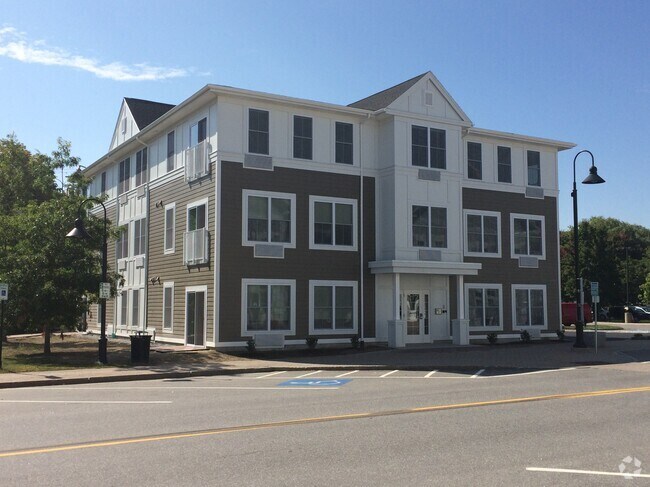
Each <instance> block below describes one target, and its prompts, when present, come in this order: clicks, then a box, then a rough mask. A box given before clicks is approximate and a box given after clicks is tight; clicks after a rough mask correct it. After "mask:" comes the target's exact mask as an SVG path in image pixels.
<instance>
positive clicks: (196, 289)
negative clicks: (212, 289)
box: [183, 286, 209, 346]
mask: <svg viewBox="0 0 650 487" xmlns="http://www.w3.org/2000/svg"><path fill="white" fill-rule="evenodd" d="M194 292H203V296H204V298H203V299H204V303H203V345H204V346H205V344H206V342H207V336H208V302H209V300H208V286H188V287H186V288H185V317H184V321H185V327H184V330H183V343H187V295H188V293H194ZM197 346H200V345H197Z"/></svg>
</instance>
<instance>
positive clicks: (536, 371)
mask: <svg viewBox="0 0 650 487" xmlns="http://www.w3.org/2000/svg"><path fill="white" fill-rule="evenodd" d="M576 369H577V367H567V368H565V369H548V370H534V371H532V372H513V373H512V374H502V375H491V376H487V377H484V378H485V379H500V378H502V377H519V376H520V375H534V374H546V373H548V372H564V371H565V370H576Z"/></svg>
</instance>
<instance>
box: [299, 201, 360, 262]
mask: <svg viewBox="0 0 650 487" xmlns="http://www.w3.org/2000/svg"><path fill="white" fill-rule="evenodd" d="M309 207H310V221H311V226H310V232H309V233H310V239H309V240H310V245H309V247H310V248H312V249H323V250H356V245H357V244H356V241H357V238H356V235H357V200H352V199H344V198H328V197H325V196H310V197H309Z"/></svg>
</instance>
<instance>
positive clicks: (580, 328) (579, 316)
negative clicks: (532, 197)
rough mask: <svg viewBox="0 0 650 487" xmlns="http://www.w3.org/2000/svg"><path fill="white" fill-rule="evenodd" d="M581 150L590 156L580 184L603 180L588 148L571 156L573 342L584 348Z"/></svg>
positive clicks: (596, 182)
mask: <svg viewBox="0 0 650 487" xmlns="http://www.w3.org/2000/svg"><path fill="white" fill-rule="evenodd" d="M583 152H586V153H588V154H589V155H590V156H591V167H590V168H589V176H587V177H586V178H585V180H584V181H582V184H600V183H604V182H605V180H604V179H603V178H601V177H600V176H599V175H598V169H596V166H595V165H594V155H593V154H592V153H591V152H589V151H588V150H581V151H580V152H578V153H577V154H576V156H575V157H574V158H573V191H572V192H571V197H572V198H573V251H574V254H575V255H574V258H573V263H574V271H575V280H576V322H577V323H576V341H575V343H574V344H573V346H574V347H576V348H585V347H586V346H587V345H585V340H584V333H583V332H584V310H583V309H582V306H581V303H580V293H581V289H580V254H579V250H578V188H577V187H576V159H578V156H579V155H580V154H582V153H583Z"/></svg>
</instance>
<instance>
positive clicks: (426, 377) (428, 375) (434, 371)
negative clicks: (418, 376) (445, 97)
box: [424, 370, 438, 379]
mask: <svg viewBox="0 0 650 487" xmlns="http://www.w3.org/2000/svg"><path fill="white" fill-rule="evenodd" d="M436 372H438V371H437V370H432V371H431V372H429V373H428V374H427V375H425V376H424V378H425V379H428V378H429V377H431V376H432V375H433V374H435V373H436Z"/></svg>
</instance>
